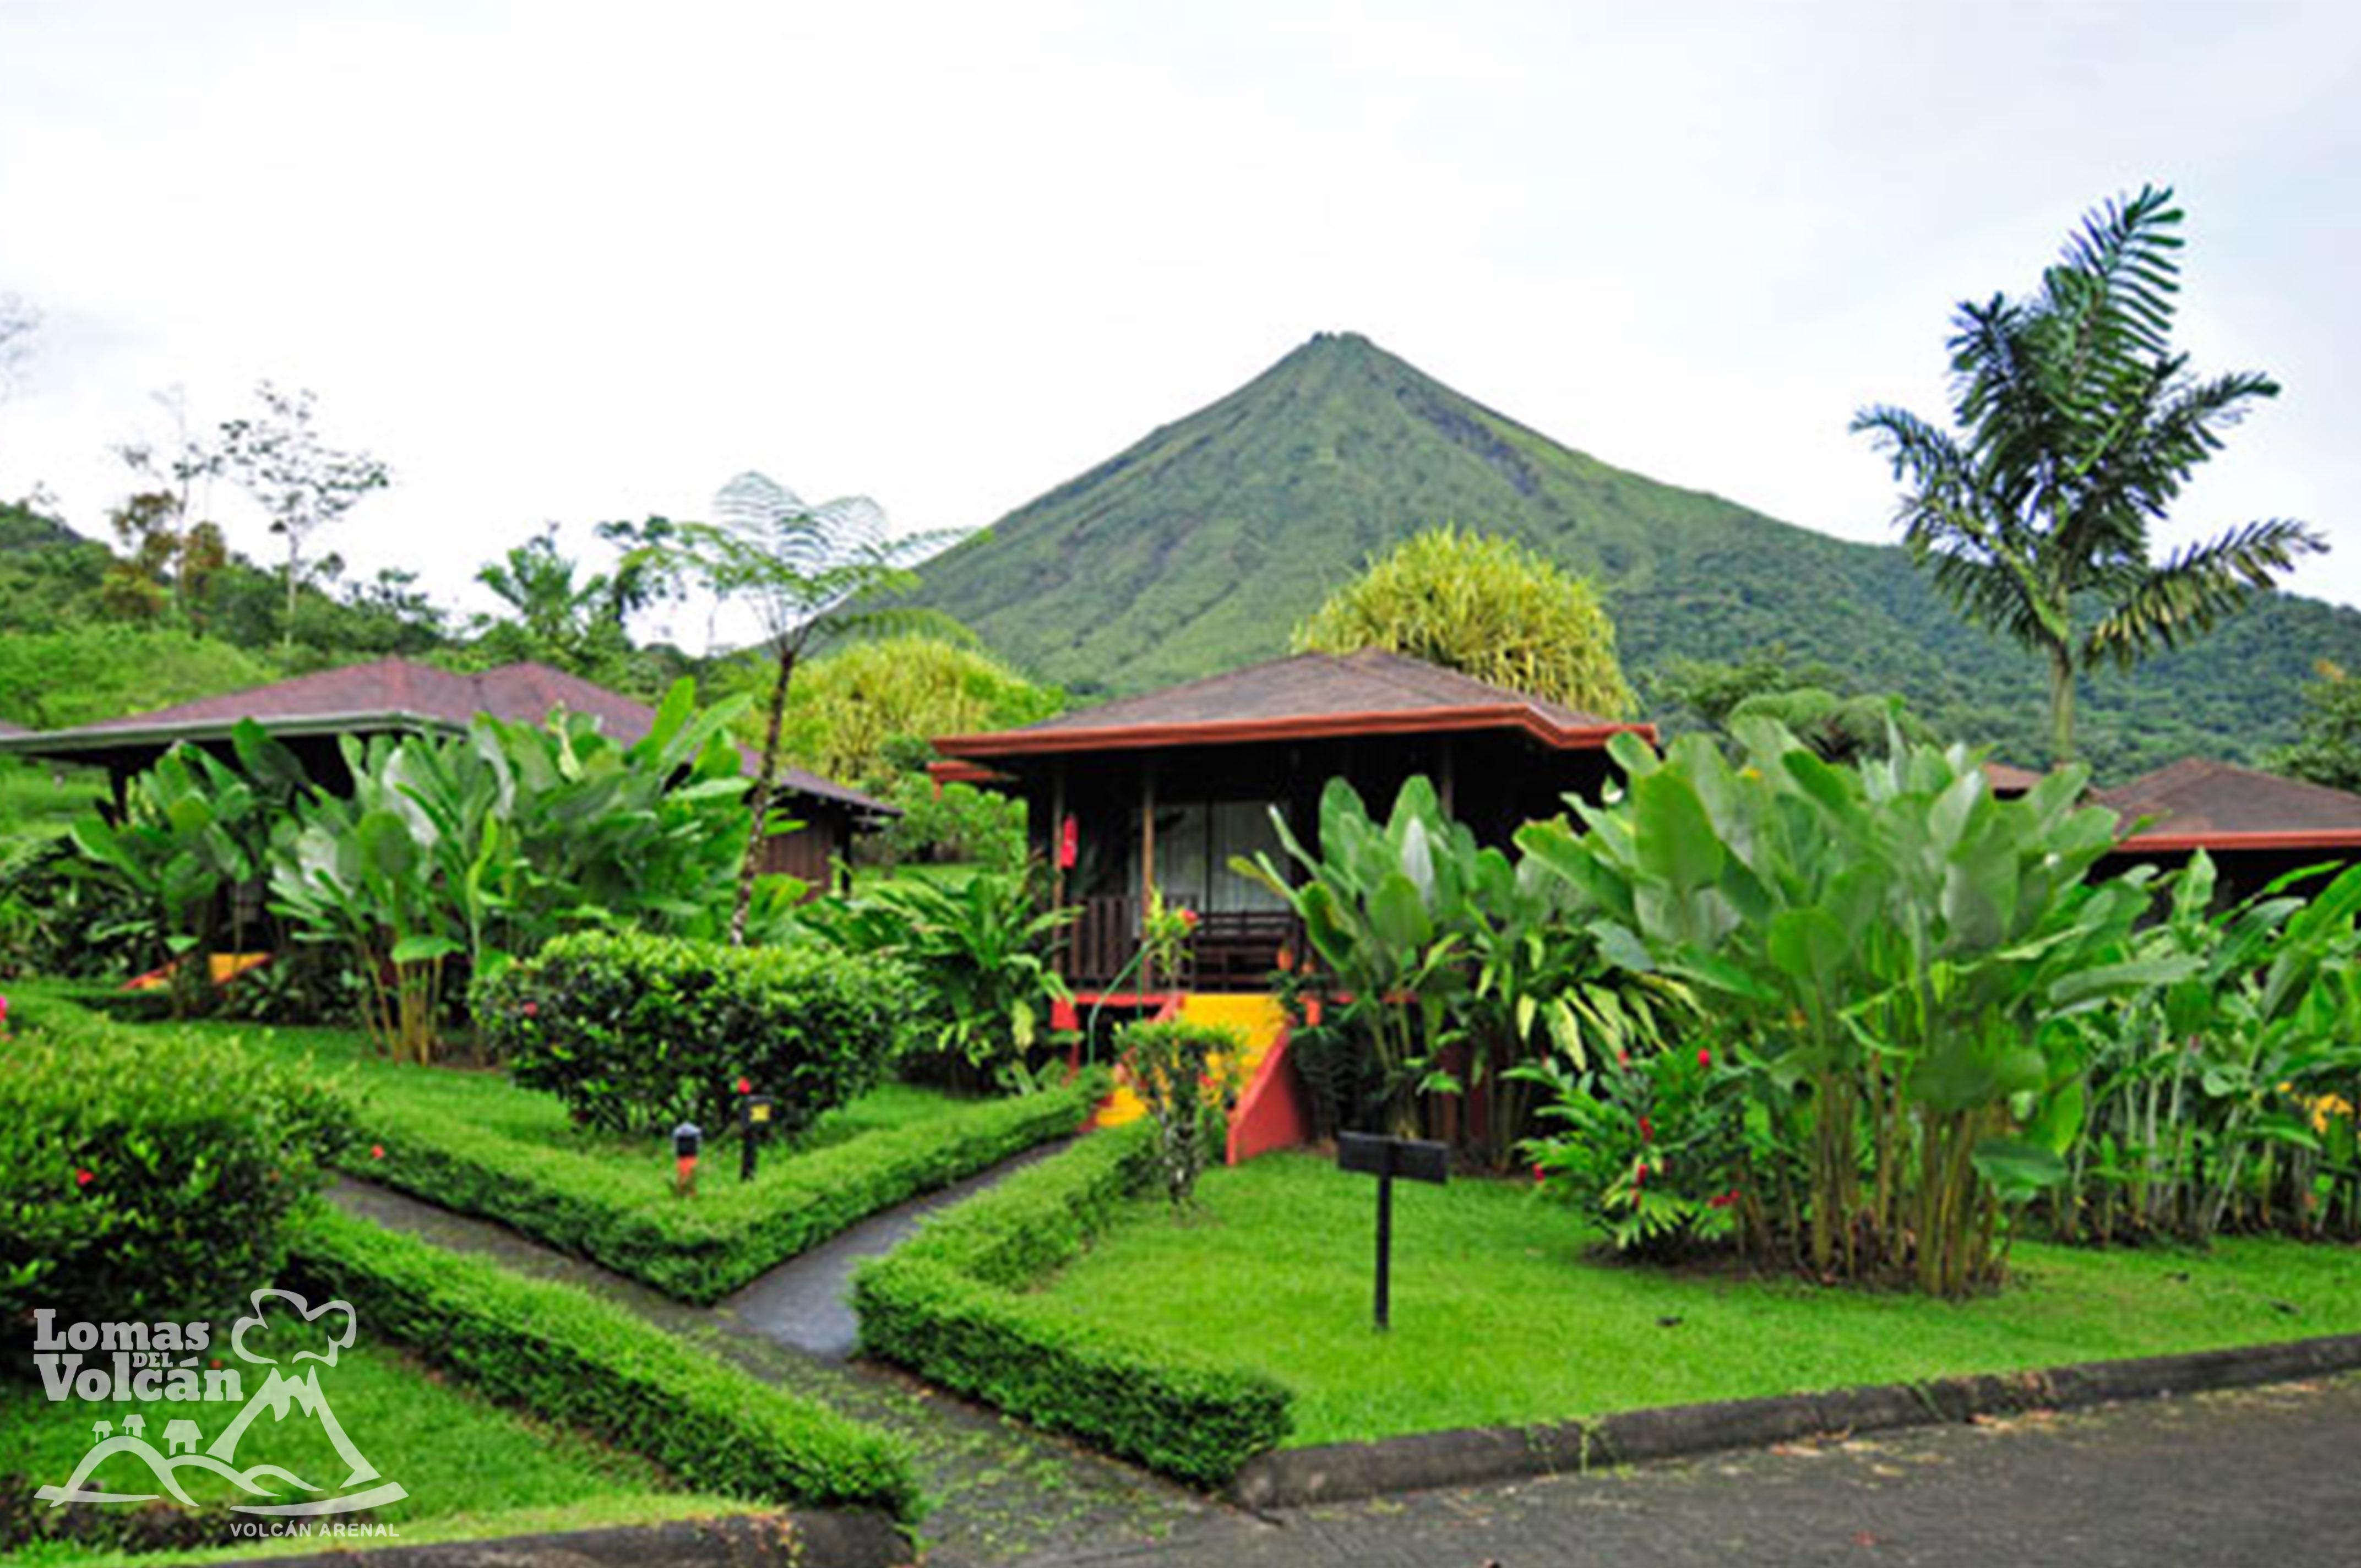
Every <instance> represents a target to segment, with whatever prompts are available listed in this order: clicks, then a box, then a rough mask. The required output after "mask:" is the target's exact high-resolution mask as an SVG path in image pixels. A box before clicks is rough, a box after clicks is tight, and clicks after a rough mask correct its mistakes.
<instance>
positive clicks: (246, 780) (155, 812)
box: [72, 722, 303, 1011]
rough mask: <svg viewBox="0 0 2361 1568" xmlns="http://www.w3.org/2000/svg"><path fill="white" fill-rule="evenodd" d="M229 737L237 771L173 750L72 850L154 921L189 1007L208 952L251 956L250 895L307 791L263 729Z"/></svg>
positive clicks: (204, 981)
mask: <svg viewBox="0 0 2361 1568" xmlns="http://www.w3.org/2000/svg"><path fill="white" fill-rule="evenodd" d="M232 740H233V744H234V747H235V751H236V757H237V765H236V766H235V767H233V766H232V765H230V764H229V763H226V762H222V761H220V760H219V759H218V758H216V757H214V755H213V754H212V753H211V752H208V751H203V750H202V749H199V748H196V747H192V746H181V747H175V748H173V749H172V750H171V751H167V752H166V753H165V754H164V755H163V756H162V757H161V758H160V759H159V760H158V762H157V763H156V765H155V766H154V767H153V768H150V769H149V770H148V772H147V773H142V774H140V775H139V776H138V777H137V779H135V780H134V781H132V784H131V785H130V787H129V788H128V789H127V790H126V799H125V803H124V811H123V815H122V817H120V819H118V820H109V819H108V818H107V817H104V816H101V815H100V814H98V813H96V812H92V813H90V814H89V815H87V816H84V817H82V818H81V819H80V820H79V821H77V822H76V823H75V824H74V825H73V828H72V836H73V841H74V844H75V846H76V848H78V849H79V850H81V851H82V855H83V856H84V857H85V858H86V859H87V860H88V861H91V862H92V863H93V864H95V865H97V866H99V867H101V868H104V870H105V871H106V872H111V873H112V874H113V876H114V877H115V880H116V882H117V883H118V884H119V885H120V886H122V887H123V888H124V889H126V891H127V892H128V893H129V894H131V895H132V897H133V898H134V899H136V900H137V902H138V903H139V904H140V905H143V906H144V908H145V910H146V913H147V915H148V917H149V919H150V920H152V921H153V923H154V929H155V930H156V932H157V933H158V934H159V935H160V936H161V937H162V938H163V945H164V949H165V951H166V952H167V953H169V954H170V956H171V958H172V959H174V960H176V964H175V971H174V984H173V998H174V1003H175V1005H176V1007H178V1008H179V1009H181V1010H183V1011H185V1010H186V1009H187V1008H188V1007H189V1006H190V1005H191V1004H192V1003H197V1004H202V1003H203V1000H204V998H205V995H206V993H207V992H209V991H210V988H211V975H210V972H209V970H208V968H207V965H208V962H209V959H210V956H211V955H212V954H214V953H215V952H229V953H242V952H245V951H246V950H247V943H246V937H247V927H248V926H249V925H250V924H252V923H254V922H253V916H255V915H258V914H259V910H258V908H256V907H255V906H254V905H250V903H249V901H248V899H247V897H246V896H245V895H246V894H247V890H248V886H249V884H251V883H255V882H256V881H257V880H258V879H259V878H260V877H262V876H264V875H265V874H266V868H267V866H268V864H269V856H270V848H271V843H272V840H273V837H274V835H275V834H276V833H277V832H278V830H279V825H280V823H281V822H282V821H283V819H284V814H285V813H286V812H287V811H288V810H289V809H290V807H291V806H292V805H293V803H294V800H295V798H296V795H297V794H298V792H299V791H301V790H302V787H303V771H302V767H301V766H300V765H298V764H297V762H295V759H294V758H293V757H292V756H291V755H290V754H289V753H288V752H287V751H286V750H285V749H284V748H283V747H280V745H279V744H278V743H277V742H275V741H273V740H270V739H269V737H268V736H266V735H265V734H263V732H262V730H261V729H259V728H258V726H256V725H254V724H252V723H251V722H248V723H246V724H241V725H239V726H238V728H237V729H236V731H235V733H234V735H233V737H232ZM225 894H226V895H227V896H225Z"/></svg>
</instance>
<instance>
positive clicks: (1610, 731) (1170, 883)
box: [934, 649, 1655, 997]
mask: <svg viewBox="0 0 2361 1568" xmlns="http://www.w3.org/2000/svg"><path fill="white" fill-rule="evenodd" d="M1626 731H1630V732H1632V733H1636V734H1640V735H1643V736H1646V737H1648V738H1649V739H1650V740H1653V739H1654V737H1655V730H1654V728H1653V726H1651V725H1646V724H1629V723H1620V722H1616V721H1613V720H1609V719H1605V718H1598V717H1597V716H1596V715H1593V714H1587V713H1579V712H1576V711H1575V710H1574V709H1572V708H1567V707H1560V706H1559V705H1557V704H1555V703H1551V702H1543V701H1541V700H1539V699H1538V698H1535V697H1531V696H1525V695H1523V694H1522V693H1520V692H1514V691H1509V690H1506V689H1504V688H1502V687H1499V686H1495V685H1487V684H1486V683H1484V682H1482V681H1478V680H1473V679H1470V678H1469V677H1467V676H1466V675H1462V674H1455V673H1453V672H1452V671H1449V670H1444V669H1439V668H1437V667H1436V666H1434V665H1433V664H1428V663H1422V662H1421V661H1419V660H1416V659H1411V658H1405V657H1403V656H1402V655H1400V654H1397V653H1389V652H1379V651H1378V650H1375V649H1369V650H1364V651H1363V652H1357V653H1352V654H1344V655H1339V654H1332V653H1299V654H1297V655H1295V656H1294V657H1292V658H1286V659H1275V660H1271V661H1269V662H1268V663H1260V664H1255V665H1251V666H1249V667H1247V668H1246V669H1242V670H1233V671H1231V672H1229V673H1227V674H1218V675H1212V676H1208V677H1207V678H1205V679H1203V680H1198V681H1191V682H1189V683H1187V684H1186V685H1177V686H1170V687H1167V688H1165V689H1163V690H1161V691H1154V692H1149V693H1147V694H1145V695H1143V696H1133V697H1124V698H1121V699H1118V700H1116V701H1114V702H1110V703H1106V704H1104V705H1103V706H1100V707H1093V708H1086V709H1083V710H1082V711H1080V712H1076V713H1070V714H1064V715H1061V716H1060V717H1059V718H1049V719H1044V720H1042V721H1041V722H1039V723H1038V724H1031V725H1027V726H1026V727H1025V728H1023V729H1006V730H1001V731H998V732H996V733H993V734H985V735H953V736H947V737H944V738H943V739H941V740H937V741H936V742H935V748H936V750H937V751H939V752H940V753H941V754H942V757H943V759H944V760H943V761H941V762H937V763H936V764H935V766H934V773H935V776H936V778H937V779H939V780H942V781H952V780H958V781H964V782H968V783H983V784H991V785H993V786H994V787H996V788H1001V789H1005V790H1006V791H1008V792H1009V793H1011V794H1014V795H1020V796H1022V797H1023V798H1024V799H1025V801H1026V802H1027V806H1029V808H1030V809H1029V810H1028V812H1027V820H1028V822H1029V823H1030V830H1031V833H1032V838H1033V847H1034V849H1035V850H1036V851H1037V852H1038V853H1039V854H1041V855H1042V856H1043V857H1044V858H1045V860H1047V861H1048V862H1049V864H1050V865H1051V866H1052V867H1053V868H1055V869H1054V875H1055V879H1056V880H1055V886H1054V888H1053V890H1052V894H1053V897H1054V898H1055V899H1056V900H1057V902H1059V903H1060V904H1072V905H1078V906H1080V908H1081V910H1082V917H1081V919H1080V921H1079V922H1078V923H1077V925H1076V926H1075V927H1074V928H1073V930H1072V932H1071V938H1070V940H1069V942H1068V945H1067V948H1066V950H1065V952H1064V955H1063V958H1062V969H1063V972H1064V974H1065V977H1066V979H1067V981H1068V982H1069V983H1070V984H1071V985H1072V986H1073V987H1074V988H1075V990H1076V991H1078V992H1082V993H1083V994H1084V995H1085V996H1086V997H1089V996H1093V995H1104V994H1106V993H1107V992H1108V989H1109V988H1110V987H1115V986H1117V985H1118V984H1119V982H1120V981H1123V980H1125V979H1126V978H1127V976H1126V970H1127V967H1128V966H1129V965H1130V963H1131V961H1132V959H1133V956H1134V954H1135V953H1136V951H1137V934H1138V930H1139V915H1140V899H1141V896H1142V892H1143V890H1144V889H1146V888H1148V887H1155V888H1157V889H1159V890H1160V891H1161V892H1162V894H1163V895H1164V896H1165V897H1166V898H1168V899H1170V900H1171V901H1173V902H1174V903H1176V904H1179V905H1184V906H1186V907H1188V908H1190V909H1192V910H1194V911H1195V912H1196V913H1197V915H1198V916H1199V923H1198V927H1197V931H1196V935H1195V938H1194V939H1193V941H1192V942H1191V950H1192V955H1193V962H1194V964H1195V972H1194V973H1193V974H1191V975H1190V976H1187V977H1185V979H1186V981H1187V983H1188V985H1189V986H1190V988H1191V989H1192V990H1200V991H1248V992H1255V991H1262V990H1265V989H1267V988H1268V979H1269V975H1270V971H1271V970H1272V968H1273V966H1274V964H1275V961H1276V960H1277V959H1278V957H1279V953H1280V951H1281V950H1282V949H1283V948H1286V947H1287V946H1288V945H1289V943H1290V940H1291V939H1292V937H1293V921H1292V917H1291V916H1290V915H1289V913H1288V912H1287V909H1286V907H1285V905H1283V904H1282V903H1281V902H1280V901H1279V899H1278V898H1277V897H1275V896H1274V895H1273V894H1271V892H1270V890H1269V889H1268V888H1266V887H1264V886H1262V885H1261V884H1260V883H1256V882H1254V881H1252V880H1251V879H1249V878H1246V877H1243V876H1240V875H1238V874H1237V873H1236V872H1233V871H1232V870H1230V861H1231V858H1232V857H1233V856H1237V855H1248V856H1251V855H1253V854H1255V853H1257V852H1258V851H1263V852H1268V853H1269V854H1271V855H1272V857H1273V858H1274V859H1277V858H1279V842H1278V837H1277V835H1276V834H1275V833H1274V832H1273V830H1272V828H1271V821H1270V817H1271V809H1272V808H1273V807H1274V806H1276V807H1277V808H1278V810H1279V814H1280V816H1281V817H1283V818H1284V819H1285V820H1286V822H1287V823H1288V825H1289V828H1290V831H1292V832H1293V833H1294V834H1295V835H1296V837H1297V838H1298V839H1301V840H1302V841H1304V842H1306V843H1310V842H1312V841H1313V840H1314V839H1315V838H1316V836H1317V835H1316V823H1317V819H1318V813H1319V806H1320V794H1321V791H1322V790H1323V788H1324V787H1325V786H1326V784H1327V783H1328V781H1329V780H1330V779H1331V778H1345V779H1349V780H1350V781H1352V783H1353V784H1354V786H1355V787H1356V788H1357V789H1358V790H1359V791H1360V792H1361V794H1362V795H1363V797H1364V798H1365V799H1367V801H1368V802H1369V806H1370V809H1371V810H1373V811H1378V812H1382V811H1383V810H1385V808H1386V807H1387V806H1389V805H1390V804H1391V802H1392V800H1393V797H1394V794H1395V792H1396V791H1397V790H1398V789H1399V788H1400V786H1401V784H1402V782H1403V781H1404V780H1406V779H1408V778H1410V777H1411V775H1413V774H1417V773H1423V774H1425V775H1427V776H1428V777H1429V778H1432V779H1433V781H1434V783H1435V787H1436V789H1437V791H1438V792H1439V793H1440V794H1441V795H1442V797H1443V805H1444V810H1446V811H1448V812H1449V813H1450V814H1451V815H1453V816H1455V817H1458V818H1459V819H1460V820H1461V821H1463V822H1465V823H1466V824H1467V825H1468V826H1469V827H1470V828H1473V829H1474V831H1475V832H1476V834H1477V837H1478V838H1480V839H1484V840H1486V841H1487V842H1490V843H1497V844H1503V845H1505V844H1506V843H1507V842H1508V841H1509V839H1510V835H1511V834H1513V833H1514V832H1515V831H1516V829H1517V828H1518V827H1519V826H1521V824H1523V823H1524V822H1527V821H1529V820H1531V819H1532V818H1533V817H1547V816H1551V815H1554V814H1555V813H1556V812H1558V811H1560V810H1563V809H1564V804H1563V797H1564V796H1565V795H1568V794H1576V793H1578V794H1582V795H1594V796H1595V795H1597V794H1598V792H1599V790H1600V789H1601V788H1602V787H1603V785H1604V784H1605V783H1606V781H1607V777H1608V773H1609V768H1610V766H1611V764H1610V763H1609V762H1608V759H1607V755H1606V746H1607V742H1608V740H1609V738H1610V737H1612V736H1615V735H1617V734H1620V733H1623V732H1626Z"/></svg>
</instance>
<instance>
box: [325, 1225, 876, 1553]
mask: <svg viewBox="0 0 2361 1568" xmlns="http://www.w3.org/2000/svg"><path fill="white" fill-rule="evenodd" d="M292 1263H293V1268H294V1270H295V1272H296V1274H297V1276H298V1277H300V1278H301V1279H302V1282H303V1283H304V1284H305V1285H306V1286H308V1287H310V1288H312V1289H313V1290H314V1291H317V1292H325V1293H327V1294H329V1295H333V1296H335V1297H338V1298H340V1299H344V1300H346V1301H349V1302H351V1303H352V1305H353V1309H354V1310H355V1312H356V1313H357V1315H358V1316H359V1318H360V1320H361V1321H362V1322H363V1323H364V1324H366V1325H367V1328H368V1332H372V1333H378V1334H382V1335H384V1336H386V1337H387V1338H389V1339H392V1340H395V1341H398V1342H400V1343H403V1344H405V1345H407V1346H409V1347H410V1349H411V1350H412V1353H413V1354H417V1355H418V1356H420V1357H421V1358H422V1359H423V1360H425V1361H426V1362H428V1363H430V1364H431V1365H435V1366H439V1367H442V1368H444V1369H445V1370H446V1371H448V1372H450V1373H452V1374H453V1375H454V1376H457V1377H459V1378H461V1379H462V1380H464V1381H466V1382H467V1383H468V1384H470V1385H472V1386H474V1387H477V1388H478V1389H479V1390H481V1391H482V1392H483V1393H484V1394H486V1395H487V1396H489V1398H494V1399H498V1400H500V1401H503V1402H506V1403H509V1404H514V1405H519V1406H522V1407H523V1408H524V1409H528V1410H530V1411H532V1412H533V1413H534V1414H536V1415H539V1416H543V1417H546V1418H548V1419H550V1420H556V1421H561V1422H564V1423H565V1424H566V1425H569V1426H574V1427H578V1428H580V1429H582V1430H584V1431H589V1432H592V1433H594V1434H596V1435H597V1436H598V1437H600V1438H603V1439H605V1440H606V1441H608V1442H612V1443H614V1444H616V1445H617V1446H619V1447H622V1448H627V1449H631V1450H632V1451H633V1452H636V1453H643V1454H645V1455H647V1456H648V1457H649V1458H650V1459H653V1460H654V1461H655V1462H656V1463H657V1464H662V1465H663V1466H664V1468H665V1469H666V1470H667V1471H669V1472H671V1474H672V1475H674V1476H675V1477H676V1478H677V1479H678V1480H680V1481H681V1482H682V1483H683V1484H684V1485H686V1486H690V1487H692V1488H695V1489H697V1490H710V1491H718V1492H724V1493H728V1494H730V1495H733V1496H737V1497H752V1498H758V1499H763V1500H768V1501H778V1502H786V1503H797V1504H805V1505H815V1506H836V1507H861V1508H882V1509H884V1510H885V1511H886V1512H888V1513H890V1514H892V1515H893V1516H894V1517H895V1518H896V1519H912V1518H915V1517H916V1516H917V1511H918V1487H917V1479H916V1476H915V1475H914V1473H913V1471H912V1469H911V1465H910V1457H909V1454H908V1453H907V1451H906V1449H905V1448H904V1446H903V1445H902V1444H901V1442H899V1441H897V1440H896V1439H895V1438H893V1437H890V1436H888V1435H887V1434H885V1433H884V1432H882V1431H877V1430H876V1429H874V1428H872V1427H868V1426H864V1425H862V1423H860V1422H858V1421H854V1420H848V1419H847V1418H845V1417H843V1416H840V1415H839V1414H837V1413H836V1412H835V1411H833V1410H831V1409H828V1408H827V1407H825V1406H823V1405H820V1404H818V1403H817V1402H815V1401H812V1400H809V1399H806V1398H800V1397H798V1396H796V1395H794V1394H790V1393H788V1392H786V1391H785V1390H784V1389H780V1388H776V1387H772V1386H771V1385H769V1384H766V1383H763V1382H759V1381H757V1380H756V1379H754V1378H753V1377H751V1376H748V1375H746V1374H745V1373H742V1372H740V1371H738V1370H737V1369H736V1368H734V1367H732V1366H730V1365H728V1364H727V1363H725V1362H723V1361H722V1360H720V1359H719V1357H717V1356H715V1355H713V1354H709V1353H708V1352H706V1351H703V1350H699V1349H697V1348H696V1347H695V1346H693V1345H690V1344H687V1343H684V1342H683V1341H681V1340H678V1339H675V1337H673V1336H672V1335H671V1334H668V1333H666V1332H664V1330H662V1329H659V1328H657V1327H655V1326H654V1325H653V1324H651V1323H647V1322H644V1321H642V1320H640V1319H638V1318H636V1317H633V1316H632V1315H631V1313H629V1312H627V1311H625V1310H623V1309H622V1308H620V1307H618V1306H616V1305H614V1304H613V1303H611V1302H609V1301H604V1300H601V1299H598V1297H596V1296H593V1295H590V1294H589V1293H588V1292H587V1291H583V1290H580V1289H577V1288H575V1287H573V1286H570V1285H565V1284H560V1283H558V1282H556V1281H555V1280H546V1279H533V1278H529V1277H525V1276H523V1275H520V1274H512V1273H511V1272H510V1271H508V1270H507V1269H505V1268H502V1267H501V1266H500V1265H499V1264H497V1263H494V1262H492V1261H490V1260H489V1259H487V1258H481V1257H474V1256H470V1255H467V1254H464V1253H455V1252H448V1251H445V1250H444V1249H442V1248H440V1247H436V1246H434V1245H430V1244H428V1243H425V1242H423V1241H419V1240H417V1239H416V1238H414V1237H411V1236H406V1235H401V1234H395V1233H392V1232H389V1231H385V1230H382V1229H380V1228H379V1227H378V1226H375V1225H372V1224H370V1223H368V1222H367V1221H365V1220H360V1219H357V1218H355V1217H353V1216H351V1215H349V1214H346V1213H343V1212H338V1211H336V1210H334V1209H331V1208H328V1207H327V1206H325V1205H321V1206H319V1207H318V1208H316V1209H315V1210H313V1212H309V1213H307V1214H306V1215H304V1216H303V1219H302V1224H301V1226H300V1227H299V1228H298V1230H297V1233H296V1236H295V1245H294V1256H293V1260H292Z"/></svg>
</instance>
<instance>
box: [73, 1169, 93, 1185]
mask: <svg viewBox="0 0 2361 1568" xmlns="http://www.w3.org/2000/svg"><path fill="white" fill-rule="evenodd" d="M97 1179H98V1178H97V1177H95V1176H93V1175H92V1174H91V1173H90V1172H89V1171H87V1170H79V1169H78V1170H76V1171H75V1172H74V1185H75V1186H76V1187H87V1186H89V1185H90V1184H91V1183H92V1182H93V1181H96V1180H97Z"/></svg>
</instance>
